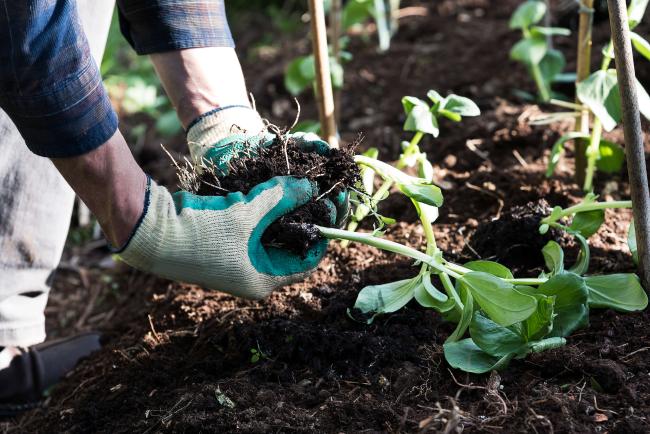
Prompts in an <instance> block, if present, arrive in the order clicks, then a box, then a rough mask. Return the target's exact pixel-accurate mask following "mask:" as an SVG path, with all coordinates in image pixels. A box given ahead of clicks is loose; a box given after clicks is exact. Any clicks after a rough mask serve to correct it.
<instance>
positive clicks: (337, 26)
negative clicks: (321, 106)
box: [330, 0, 342, 125]
mask: <svg viewBox="0 0 650 434" xmlns="http://www.w3.org/2000/svg"><path fill="white" fill-rule="evenodd" d="M341 3H342V0H332V5H331V6H330V8H331V9H330V38H331V39H330V41H331V44H332V57H333V58H334V61H335V62H336V63H338V64H339V65H340V64H341V18H342V17H341ZM334 122H335V124H336V125H338V124H339V122H341V89H338V88H337V89H334Z"/></svg>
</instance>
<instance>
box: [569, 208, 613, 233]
mask: <svg viewBox="0 0 650 434" xmlns="http://www.w3.org/2000/svg"><path fill="white" fill-rule="evenodd" d="M604 221H605V211H604V210H602V209H597V210H593V211H583V212H579V213H577V214H576V215H574V216H573V221H572V222H571V226H569V228H570V229H572V230H574V231H576V232H578V233H580V235H582V236H583V237H585V238H589V237H590V236H592V235H593V234H595V233H596V232H598V229H599V228H600V226H601V225H602V224H603V222H604Z"/></svg>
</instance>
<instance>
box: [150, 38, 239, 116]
mask: <svg viewBox="0 0 650 434" xmlns="http://www.w3.org/2000/svg"><path fill="white" fill-rule="evenodd" d="M151 61H152V62H153V65H154V67H155V69H156V72H157V73H158V76H159V77H160V80H161V82H162V84H163V87H164V88H165V91H166V92H167V95H168V96H169V98H170V100H171V102H172V104H173V105H174V107H175V108H176V111H177V113H178V117H179V119H180V121H181V124H182V125H183V127H184V128H187V126H188V125H189V124H190V122H192V121H193V120H194V119H196V118H198V117H199V116H201V115H202V114H204V113H207V112H209V111H210V110H213V109H215V108H219V107H229V106H242V107H250V103H249V100H248V96H247V93H246V83H245V82H244V74H243V73H242V69H241V66H240V64H239V59H238V58H237V54H236V53H235V49H234V48H230V47H203V48H191V49H186V50H178V51H167V52H164V53H154V54H152V55H151Z"/></svg>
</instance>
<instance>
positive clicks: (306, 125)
mask: <svg viewBox="0 0 650 434" xmlns="http://www.w3.org/2000/svg"><path fill="white" fill-rule="evenodd" d="M291 131H293V132H296V133H297V132H303V133H314V134H318V133H320V122H319V121H315V120H312V119H305V120H302V121H300V122H298V123H297V124H296V126H295V127H293V129H292V130H291Z"/></svg>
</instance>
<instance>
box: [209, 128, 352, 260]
mask: <svg viewBox="0 0 650 434" xmlns="http://www.w3.org/2000/svg"><path fill="white" fill-rule="evenodd" d="M355 147H356V145H354V144H353V145H349V146H346V147H341V148H340V149H334V148H332V149H329V150H328V151H327V153H325V154H319V153H317V152H314V151H312V150H310V149H305V148H304V145H302V144H301V142H300V141H298V140H294V139H293V138H291V137H287V136H280V135H278V136H277V137H276V138H275V140H274V142H273V144H272V145H271V146H269V147H267V148H258V149H257V150H256V151H255V152H254V153H253V152H251V153H250V154H249V155H246V156H244V157H242V158H237V159H234V160H232V161H231V163H230V167H229V170H228V175H226V176H217V175H215V173H214V172H210V171H204V172H203V173H202V174H201V175H200V176H199V179H198V181H199V183H198V185H199V187H198V190H197V194H199V195H206V196H224V195H226V194H228V193H231V192H242V193H244V194H247V193H248V192H249V191H250V190H252V189H253V188H254V187H255V186H256V185H259V184H261V183H263V182H265V181H268V180H269V179H271V178H273V177H276V176H293V177H296V178H306V179H309V180H311V181H314V182H316V183H317V184H318V196H316V197H313V198H312V200H311V201H310V202H308V203H307V204H305V205H303V206H302V207H300V208H298V209H296V210H295V211H293V212H292V213H289V214H287V215H285V216H283V217H282V218H280V219H278V220H277V221H275V222H274V223H273V224H272V225H271V226H269V228H268V229H267V230H266V231H265V232H264V235H263V237H262V244H264V245H265V246H269V247H281V248H284V249H287V250H289V251H291V252H294V253H296V254H299V255H301V256H303V257H304V256H305V255H306V254H307V252H308V251H309V249H310V248H311V247H313V246H314V245H315V244H316V243H318V242H319V241H320V240H321V239H322V237H321V236H320V234H319V232H318V230H316V228H314V225H320V226H332V224H334V222H332V221H331V218H330V209H329V207H328V205H327V203H326V202H325V201H324V199H330V200H332V201H335V200H336V197H337V196H338V195H339V193H341V192H342V191H345V190H346V189H348V188H350V187H354V185H355V184H356V182H357V180H358V179H359V168H358V166H357V164H356V163H355V162H354V149H355Z"/></svg>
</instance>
